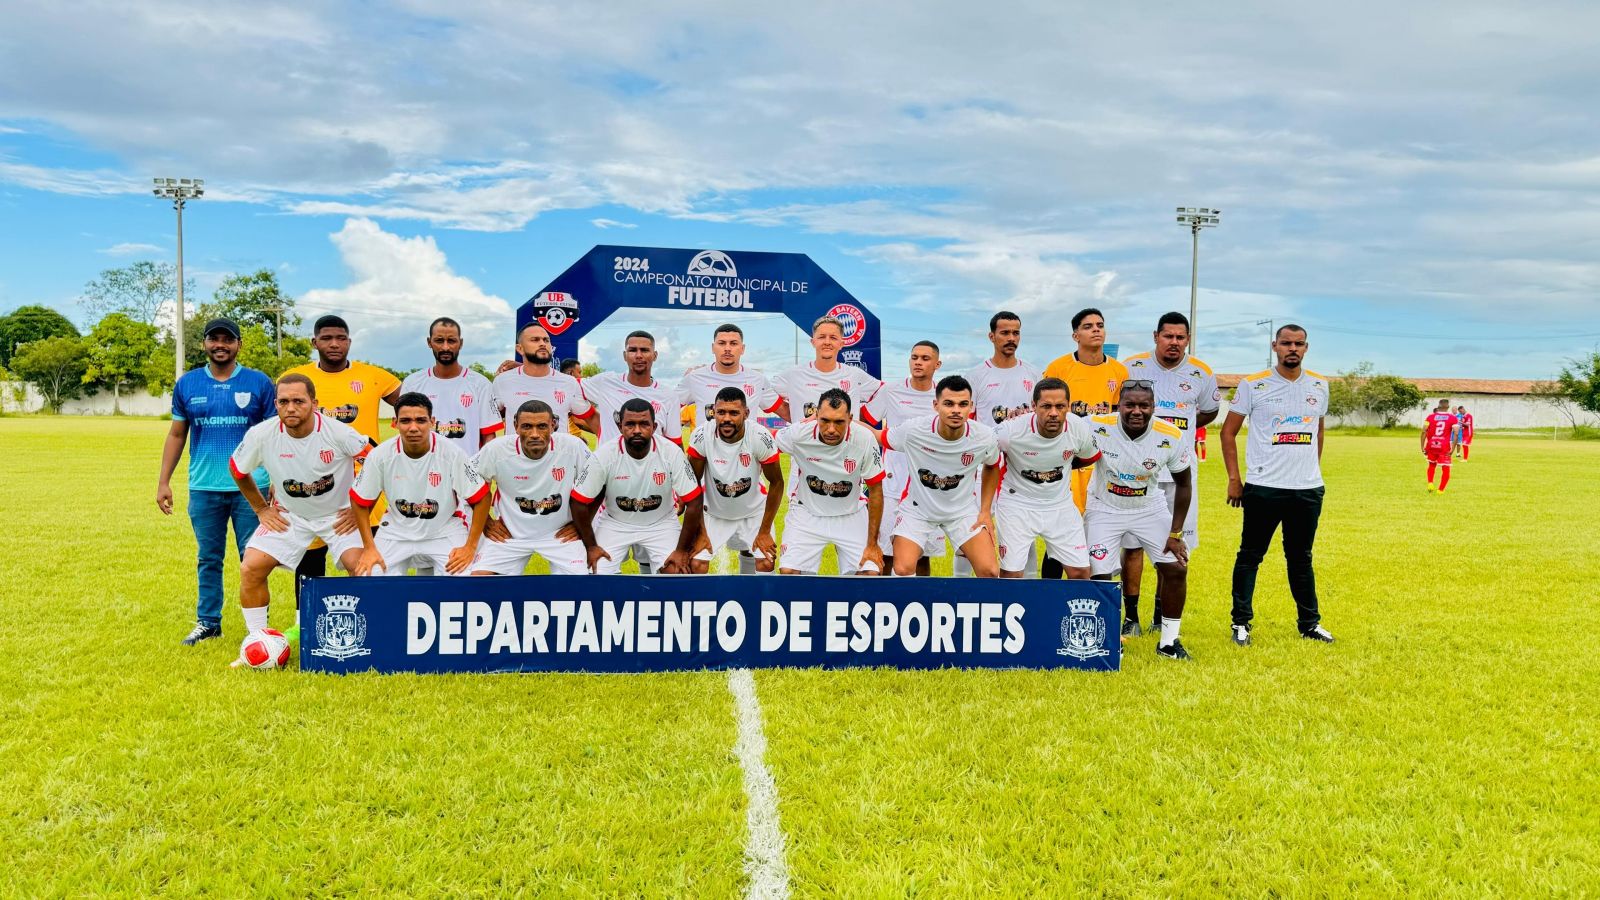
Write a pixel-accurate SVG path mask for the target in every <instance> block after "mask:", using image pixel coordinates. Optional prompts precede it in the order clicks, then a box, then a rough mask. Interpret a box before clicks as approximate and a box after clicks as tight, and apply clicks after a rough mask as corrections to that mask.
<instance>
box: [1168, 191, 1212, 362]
mask: <svg viewBox="0 0 1600 900" xmlns="http://www.w3.org/2000/svg"><path fill="white" fill-rule="evenodd" d="M1178 224H1179V225H1187V226H1188V227H1189V233H1190V234H1191V235H1192V236H1193V237H1194V252H1193V255H1192V256H1191V257H1190V262H1189V353H1190V354H1191V355H1192V354H1193V353H1194V348H1195V344H1196V343H1197V341H1198V335H1197V334H1196V332H1198V331H1199V329H1198V328H1197V327H1196V326H1195V318H1196V313H1198V312H1199V309H1198V307H1199V300H1200V229H1202V228H1215V227H1217V226H1218V225H1221V224H1222V210H1220V209H1211V208H1209V207H1200V208H1198V209H1196V208H1195V207H1193V206H1180V207H1178Z"/></svg>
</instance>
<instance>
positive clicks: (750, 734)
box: [728, 669, 789, 900]
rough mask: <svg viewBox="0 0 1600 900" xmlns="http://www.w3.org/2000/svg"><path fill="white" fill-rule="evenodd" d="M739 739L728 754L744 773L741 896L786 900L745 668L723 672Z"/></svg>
mask: <svg viewBox="0 0 1600 900" xmlns="http://www.w3.org/2000/svg"><path fill="white" fill-rule="evenodd" d="M728 690H729V691H730V692H731V693H732V694H733V706H734V715H735V717H736V718H737V719H738V724H739V737H738V740H736V741H735V742H734V745H733V752H734V754H735V755H737V756H738V757H739V767H740V768H741V769H743V770H744V793H745V797H746V799H747V800H748V801H749V808H748V811H747V812H746V814H745V829H746V831H747V832H748V833H747V834H746V835H745V844H744V871H745V874H747V875H749V876H750V886H749V888H748V889H747V890H746V891H745V896H746V897H749V898H752V900H786V898H787V897H788V896H789V866H788V864H787V863H785V862H784V854H783V828H782V826H780V825H779V824H778V785H777V783H776V782H774V781H773V780H772V773H771V772H770V771H768V770H767V762H766V756H767V736H766V733H765V732H764V731H763V730H762V727H761V701H759V700H757V699H756V679H755V676H754V675H752V674H751V673H750V670H749V669H730V670H729V671H728Z"/></svg>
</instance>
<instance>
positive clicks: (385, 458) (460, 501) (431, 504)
mask: <svg viewBox="0 0 1600 900" xmlns="http://www.w3.org/2000/svg"><path fill="white" fill-rule="evenodd" d="M394 430H395V431H398V432H400V433H399V434H398V435H395V436H394V437H392V438H389V439H388V440H387V441H384V442H383V443H381V444H379V445H378V446H377V447H375V448H373V450H372V452H371V453H368V454H367V460H366V462H365V464H363V465H362V467H361V474H360V475H359V476H357V477H356V486H355V487H354V488H353V489H351V491H350V499H351V500H353V501H355V503H356V505H357V506H360V507H361V508H362V509H371V508H372V507H373V506H374V505H375V504H377V502H378V496H379V495H380V494H384V495H387V496H388V498H389V505H388V509H387V511H385V512H384V514H383V530H382V531H381V532H380V533H379V534H378V535H377V537H376V538H373V539H372V540H371V541H369V542H367V546H366V549H364V550H363V551H362V552H361V569H362V570H363V571H371V570H372V569H373V568H378V569H382V570H383V574H385V575H404V574H406V570H407V569H410V568H411V567H413V566H415V567H417V568H419V569H431V570H433V571H435V572H448V573H449V574H451V575H465V574H467V571H468V566H470V565H472V559H473V557H475V556H477V555H478V539H479V538H480V537H482V536H483V524H484V522H486V521H488V519H489V485H487V484H485V483H484V481H483V479H482V478H479V477H478V473H477V472H475V471H473V469H472V466H471V465H470V462H469V460H468V459H467V455H466V454H465V453H463V452H461V450H460V449H458V448H457V447H456V445H455V444H453V443H451V442H450V440H449V439H448V438H446V439H445V440H440V439H439V434H438V432H436V431H435V430H434V421H433V401H432V400H429V399H428V395H426V394H423V393H419V392H416V391H413V392H411V393H409V394H401V395H400V399H398V400H396V401H395V405H394ZM463 506H469V507H471V508H472V522H471V524H469V525H468V526H467V527H466V528H463V527H462V526H461V520H460V519H458V518H456V515H455V513H456V510H458V509H460V508H461V507H463ZM359 519H360V521H359V522H358V523H357V524H358V527H359V528H360V529H361V533H362V536H363V537H368V536H370V535H371V534H372V530H371V529H372V526H370V525H368V524H367V517H366V516H360V517H359Z"/></svg>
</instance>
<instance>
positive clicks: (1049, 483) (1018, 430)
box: [995, 413, 1100, 509]
mask: <svg viewBox="0 0 1600 900" xmlns="http://www.w3.org/2000/svg"><path fill="white" fill-rule="evenodd" d="M995 440H996V441H998V442H999V444H1000V452H1001V453H1002V454H1004V455H1005V459H1006V474H1005V480H1004V481H1002V482H1001V484H1000V493H999V498H1000V499H1001V500H1002V501H1003V502H1005V503H1008V504H1016V505H1018V506H1026V507H1030V508H1034V509H1055V508H1057V507H1059V506H1061V505H1062V504H1067V505H1069V506H1070V505H1072V461H1073V460H1074V459H1082V460H1087V461H1089V462H1093V461H1094V460H1095V459H1096V458H1097V457H1098V456H1099V455H1100V451H1099V450H1098V449H1096V448H1095V445H1094V430H1093V429H1092V428H1090V427H1089V422H1088V420H1087V419H1085V418H1083V417H1082V416H1074V415H1068V416H1067V417H1066V421H1065V422H1063V423H1062V427H1061V432H1060V433H1059V434H1057V435H1056V436H1055V437H1053V438H1047V437H1045V436H1044V435H1042V434H1040V433H1039V415H1038V413H1028V414H1027V415H1025V416H1017V417H1016V418H1015V419H1012V420H1010V421H1008V422H1006V423H1005V424H1004V425H1002V426H1000V427H999V428H998V429H996V430H995Z"/></svg>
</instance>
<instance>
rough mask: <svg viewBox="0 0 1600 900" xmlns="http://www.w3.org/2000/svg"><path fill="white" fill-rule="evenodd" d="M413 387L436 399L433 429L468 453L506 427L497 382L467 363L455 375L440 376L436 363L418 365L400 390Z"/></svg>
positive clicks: (401, 391)
mask: <svg viewBox="0 0 1600 900" xmlns="http://www.w3.org/2000/svg"><path fill="white" fill-rule="evenodd" d="M413 391H415V392H416V393H419V394H421V395H423V396H424V397H427V398H428V399H429V400H430V401H432V402H433V419H434V430H435V431H437V432H439V434H441V435H443V436H444V437H447V438H449V439H450V440H451V441H453V442H455V445H456V447H457V448H458V449H459V450H461V452H463V453H465V454H467V455H468V456H471V455H472V454H474V453H477V452H478V448H479V447H482V446H483V439H484V438H486V437H488V436H490V435H492V434H494V433H495V432H497V431H499V430H501V429H502V428H504V427H505V420H504V419H503V418H502V417H501V416H500V404H499V403H498V402H496V400H495V397H494V385H493V384H490V382H489V379H487V378H485V377H483V376H482V375H480V374H479V373H477V372H474V371H473V370H471V369H468V368H466V367H462V369H461V374H460V375H457V376H456V377H454V378H440V377H439V376H438V375H435V374H434V373H433V366H429V367H427V368H426V369H418V370H417V371H415V372H412V373H411V374H410V375H407V376H406V377H405V380H404V381H402V382H400V393H402V394H409V393H411V392H413Z"/></svg>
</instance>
